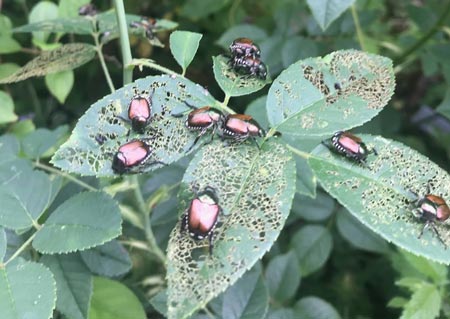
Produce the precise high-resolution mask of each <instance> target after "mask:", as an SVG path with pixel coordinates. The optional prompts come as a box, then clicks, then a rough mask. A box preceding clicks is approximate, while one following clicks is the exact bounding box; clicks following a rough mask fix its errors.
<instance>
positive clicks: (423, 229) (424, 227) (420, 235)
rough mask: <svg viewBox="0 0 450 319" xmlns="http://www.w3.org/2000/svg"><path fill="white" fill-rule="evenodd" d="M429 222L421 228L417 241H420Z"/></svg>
mask: <svg viewBox="0 0 450 319" xmlns="http://www.w3.org/2000/svg"><path fill="white" fill-rule="evenodd" d="M429 224H430V222H426V223H425V225H424V226H423V228H422V230H421V231H420V234H419V236H418V237H417V239H420V238H421V237H422V235H423V233H424V231H425V229H426V228H428V226H429Z"/></svg>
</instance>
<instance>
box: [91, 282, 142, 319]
mask: <svg viewBox="0 0 450 319" xmlns="http://www.w3.org/2000/svg"><path fill="white" fill-rule="evenodd" d="M88 318H89V319H111V318H120V319H146V318H147V316H146V315H145V312H144V309H143V308H142V305H141V303H140V302H139V299H138V298H136V296H135V295H134V294H133V292H132V291H131V290H130V289H128V288H127V287H126V286H124V285H123V284H121V283H120V282H117V281H113V280H110V279H106V278H100V277H95V278H94V294H93V295H92V301H91V307H90V309H89V316H88Z"/></svg>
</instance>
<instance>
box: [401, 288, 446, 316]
mask: <svg viewBox="0 0 450 319" xmlns="http://www.w3.org/2000/svg"><path fill="white" fill-rule="evenodd" d="M440 309H441V295H440V294H439V290H438V288H437V287H436V286H434V285H431V284H427V283H423V285H422V286H421V287H419V288H418V289H417V290H416V291H415V292H414V293H413V295H412V297H411V299H410V300H409V301H408V303H407V304H406V305H405V309H404V310H403V313H402V316H401V317H400V319H434V318H437V317H438V316H439V312H440Z"/></svg>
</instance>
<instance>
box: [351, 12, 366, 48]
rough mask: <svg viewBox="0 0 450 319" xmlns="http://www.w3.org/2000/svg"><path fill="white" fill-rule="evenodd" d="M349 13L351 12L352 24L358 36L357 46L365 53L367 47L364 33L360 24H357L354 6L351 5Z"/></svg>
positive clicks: (356, 13) (357, 18) (357, 19)
mask: <svg viewBox="0 0 450 319" xmlns="http://www.w3.org/2000/svg"><path fill="white" fill-rule="evenodd" d="M351 11H352V17H353V22H354V23H355V28H356V34H357V36H358V42H359V45H360V46H361V49H362V50H363V51H367V47H366V45H365V41H364V33H363V31H362V28H361V24H360V23H359V17H358V12H357V11H356V5H355V4H352V6H351Z"/></svg>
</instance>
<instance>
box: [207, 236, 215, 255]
mask: <svg viewBox="0 0 450 319" xmlns="http://www.w3.org/2000/svg"><path fill="white" fill-rule="evenodd" d="M208 241H209V255H210V256H212V254H213V248H214V232H213V231H211V232H210V233H209V235H208Z"/></svg>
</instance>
